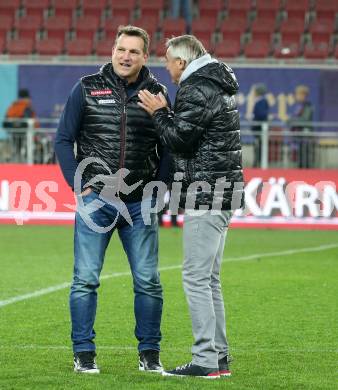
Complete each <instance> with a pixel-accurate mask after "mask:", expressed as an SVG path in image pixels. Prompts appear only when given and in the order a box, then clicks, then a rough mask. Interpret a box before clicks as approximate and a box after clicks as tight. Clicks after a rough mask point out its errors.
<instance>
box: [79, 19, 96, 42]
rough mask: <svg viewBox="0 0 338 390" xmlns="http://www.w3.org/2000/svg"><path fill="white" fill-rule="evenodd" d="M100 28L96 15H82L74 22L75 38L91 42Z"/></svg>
mask: <svg viewBox="0 0 338 390" xmlns="http://www.w3.org/2000/svg"><path fill="white" fill-rule="evenodd" d="M99 26H100V19H99V17H98V16H97V15H83V16H80V17H78V18H77V19H76V20H75V22H74V31H75V33H76V38H80V39H90V40H93V39H94V36H95V34H96V32H97V30H98V28H99Z"/></svg>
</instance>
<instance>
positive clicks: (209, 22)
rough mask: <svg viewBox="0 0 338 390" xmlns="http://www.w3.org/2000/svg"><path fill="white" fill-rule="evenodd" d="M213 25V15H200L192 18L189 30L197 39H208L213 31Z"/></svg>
mask: <svg viewBox="0 0 338 390" xmlns="http://www.w3.org/2000/svg"><path fill="white" fill-rule="evenodd" d="M215 27H216V20H215V18H214V17H213V18H209V17H205V18H204V17H202V18H199V19H194V20H193V22H192V25H191V32H192V34H194V35H196V36H197V38H198V39H204V40H210V37H211V36H212V34H213V33H214V32H215Z"/></svg>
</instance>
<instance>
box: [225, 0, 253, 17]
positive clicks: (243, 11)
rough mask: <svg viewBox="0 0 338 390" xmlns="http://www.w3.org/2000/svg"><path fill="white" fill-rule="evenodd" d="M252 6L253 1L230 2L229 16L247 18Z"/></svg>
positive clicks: (238, 0) (236, 0)
mask: <svg viewBox="0 0 338 390" xmlns="http://www.w3.org/2000/svg"><path fill="white" fill-rule="evenodd" d="M252 6H253V3H252V0H229V1H228V14H229V15H230V17H231V18H246V17H247V15H248V12H249V11H251V10H252Z"/></svg>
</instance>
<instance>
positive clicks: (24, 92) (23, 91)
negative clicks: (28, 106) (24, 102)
mask: <svg viewBox="0 0 338 390" xmlns="http://www.w3.org/2000/svg"><path fill="white" fill-rule="evenodd" d="M18 95H19V98H21V99H27V98H29V97H30V96H29V91H28V89H26V88H22V89H19V94H18Z"/></svg>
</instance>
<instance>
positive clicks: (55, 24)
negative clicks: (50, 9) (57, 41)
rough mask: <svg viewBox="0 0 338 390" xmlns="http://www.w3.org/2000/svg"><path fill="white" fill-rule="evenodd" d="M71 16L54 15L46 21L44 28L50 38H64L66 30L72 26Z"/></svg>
mask: <svg viewBox="0 0 338 390" xmlns="http://www.w3.org/2000/svg"><path fill="white" fill-rule="evenodd" d="M71 24H72V21H71V18H70V17H69V16H63V15H59V16H52V17H50V18H48V19H46V20H45V21H44V28H45V30H46V31H47V36H48V38H62V37H63V39H64V37H65V34H66V32H67V31H68V30H69V29H70V28H71Z"/></svg>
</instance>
